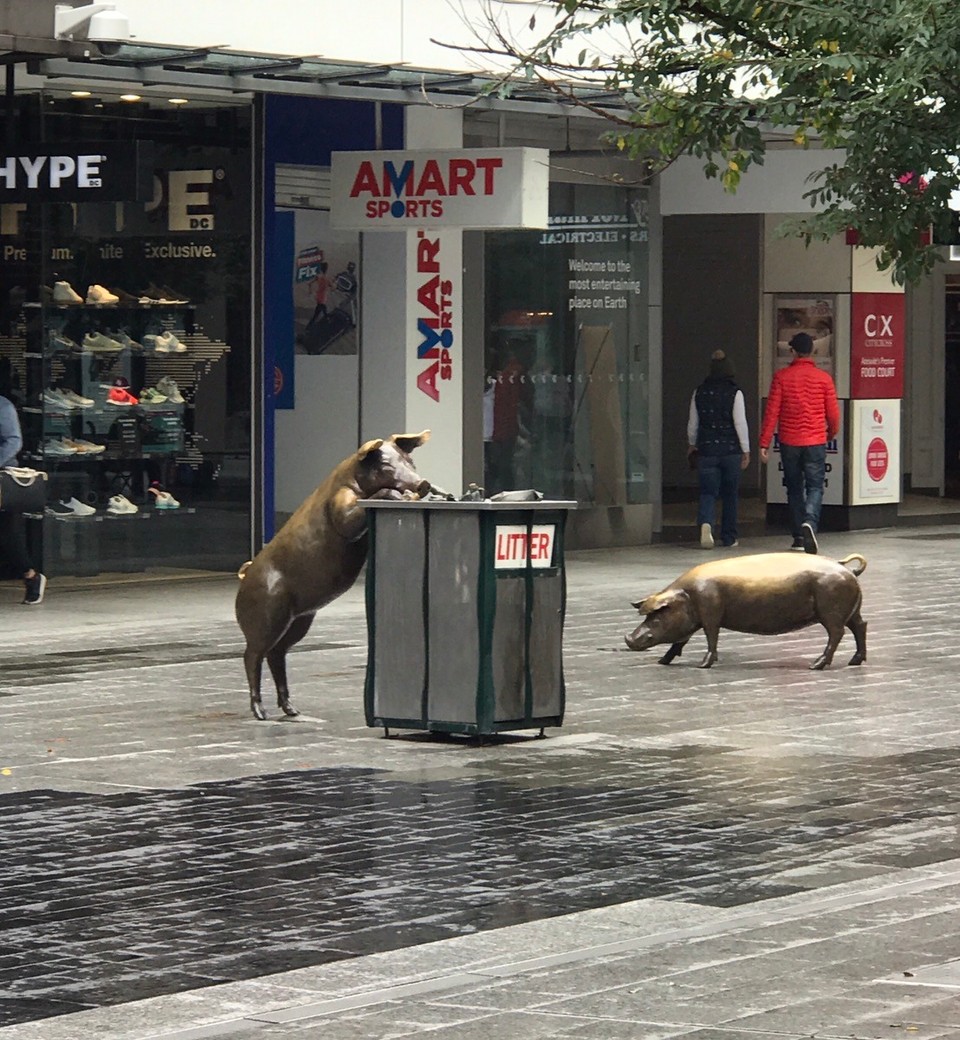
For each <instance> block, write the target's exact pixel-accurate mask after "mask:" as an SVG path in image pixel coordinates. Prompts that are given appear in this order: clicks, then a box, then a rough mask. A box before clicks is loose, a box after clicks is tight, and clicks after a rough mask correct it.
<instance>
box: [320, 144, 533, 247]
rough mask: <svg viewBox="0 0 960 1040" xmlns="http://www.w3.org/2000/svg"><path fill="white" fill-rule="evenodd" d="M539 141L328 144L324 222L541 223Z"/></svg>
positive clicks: (366, 225)
mask: <svg viewBox="0 0 960 1040" xmlns="http://www.w3.org/2000/svg"><path fill="white" fill-rule="evenodd" d="M549 173H550V153H549V151H548V150H547V149H545V148H492V149H491V148H468V149H458V150H456V151H435V150H433V149H424V150H418V151H409V152H334V153H333V155H332V156H331V167H330V223H331V225H332V226H333V227H335V228H358V229H360V230H362V231H378V230H379V231H403V230H406V229H408V228H419V227H457V228H476V229H484V228H486V229H495V228H545V227H547V196H548V184H549Z"/></svg>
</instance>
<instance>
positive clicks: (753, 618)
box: [626, 552, 867, 671]
mask: <svg viewBox="0 0 960 1040" xmlns="http://www.w3.org/2000/svg"><path fill="white" fill-rule="evenodd" d="M848 565H849V566H848ZM866 566H867V561H866V560H865V559H864V558H863V557H862V556H861V555H860V554H859V553H851V554H850V555H849V556H845V557H844V558H843V559H842V560H839V561H837V560H830V559H827V558H825V557H823V556H809V555H806V554H804V555H802V556H801V555H798V554H797V553H792V552H785V553H762V554H760V555H757V556H735V557H730V558H728V559H724V560H714V561H711V562H710V563H701V564H700V565H699V566H698V567H693V568H691V569H690V570H688V571H687V572H686V573H684V574H681V575H680V577H679V578H677V580H676V581H674V582H672V583H671V584H670V585H668V586H667V587H666V588H665V589H664V590H663V591H662V592H657V593H655V594H654V595H652V596H647V598H646V599H644V600H641V601H640V602H639V603H634V604H633V606H634V607H636V608H637V610H639V611H640V613H641V614H643V615H645V617H644V620H643V622H642V623H641V624H640V626H639V627H638V628H636V629H635V630H634V631H633V632H631V633H630V635H628V636H626V643H627V646H628V647H630V649H631V650H647V649H649V648H650V647H651V646H656V645H658V644H659V643H670V649H669V650H668V651H667V652H666V653H665V654H664V655H663V657H661V658H660V664H670V662H671V661H672V660H673V659H674V658H675V657H678V656H679V655H680V654H681V653H682V651H683V648H684V647H685V646H686V645H687V641H688V640H689V639H690V637H691V636H692V635H693V634H694V633H695V632H696V631H697V630H698V629H701V628H702V629H703V632H704V635H706V637H707V652H706V654H705V655H704V658H703V660H702V661H701V662H700V667H701V668H709V667H710V666H711V665H712V664H713V663H714V662H715V661H716V660H717V659H718V658H717V639H718V637H719V635H720V629H721V628H729V629H731V630H732V631H734V632H752V633H755V634H756V635H780V634H782V633H784V632H795V631H796V630H797V629H800V628H806V627H807V625H812V624H814V623H815V622H817V621H819V622H820V624H821V625H823V627H824V628H825V629H826V630H827V645H826V648H825V649H824V651H823V653H822V654H821V655H820V656H819V657H818V658H817V659H816V660H815V661H814V662H813V664H812V665H810V667H811V668H812V669H815V670H817V671H819V670H820V669H822V668H826V667H827V665H828V664H830V662H831V661H832V660H833V655H834V653H835V652H836V649H837V647H838V646H839V644H840V640H841V639H842V638H843V630H844V628H845V627H846V628H849V629H850V631H851V632H852V633H853V638H854V639H855V640H856V643H857V652H856V653H855V654H854V655H853V657H851V658H850V664H863V662H864V661H866V659H867V623H866V622H865V621H864V620H863V618H861V617H860V603H861V600H862V594H861V591H860V582H859V581H857V578H856V575H858V574H862V573H863V572H864V570H865V569H866Z"/></svg>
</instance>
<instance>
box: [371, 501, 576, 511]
mask: <svg viewBox="0 0 960 1040" xmlns="http://www.w3.org/2000/svg"><path fill="white" fill-rule="evenodd" d="M359 504H360V505H361V506H363V508H364V509H440V510H448V511H449V510H454V511H460V512H483V513H488V512H489V513H496V512H500V513H516V512H518V511H523V510H533V511H534V512H550V511H553V512H556V510H558V509H576V508H577V503H576V502H573V501H570V500H568V499H549V498H542V499H540V500H539V501H536V502H489V501H483V502H449V501H444V500H443V499H439V498H438V499H428V500H427V501H425V502H424V501H420V500H417V501H414V502H409V501H405V500H404V501H392V500H390V499H385V498H373V499H369V498H361V499H360V500H359Z"/></svg>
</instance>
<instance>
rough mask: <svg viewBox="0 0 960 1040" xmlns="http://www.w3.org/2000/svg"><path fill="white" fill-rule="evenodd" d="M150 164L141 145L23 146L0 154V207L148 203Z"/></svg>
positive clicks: (149, 150) (148, 148)
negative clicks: (39, 203) (143, 201)
mask: <svg viewBox="0 0 960 1040" xmlns="http://www.w3.org/2000/svg"><path fill="white" fill-rule="evenodd" d="M152 159H153V147H152V143H151V142H147V141H135V142H132V143H130V144H114V143H112V142H111V143H106V144H90V143H85V144H84V145H83V146H80V147H77V146H71V145H65V144H59V145H32V144H31V145H25V146H23V148H22V149H21V150H19V151H17V152H16V153H15V154H14V153H10V154H6V155H0V205H3V204H4V203H8V202H129V201H135V200H138V199H148V198H149V197H150V164H151V162H152Z"/></svg>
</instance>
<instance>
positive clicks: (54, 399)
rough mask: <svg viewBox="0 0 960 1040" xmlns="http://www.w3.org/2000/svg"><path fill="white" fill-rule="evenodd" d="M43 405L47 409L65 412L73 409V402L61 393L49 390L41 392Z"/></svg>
mask: <svg viewBox="0 0 960 1040" xmlns="http://www.w3.org/2000/svg"><path fill="white" fill-rule="evenodd" d="M43 404H44V406H45V407H48V408H60V409H62V410H63V411H65V412H69V411H72V410H73V408H74V404H73V402H72V401H71V400H70V399H69V398H68V397H65V396H64V394H63V393H62V391H60V390H55V389H49V390H44V391H43Z"/></svg>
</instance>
